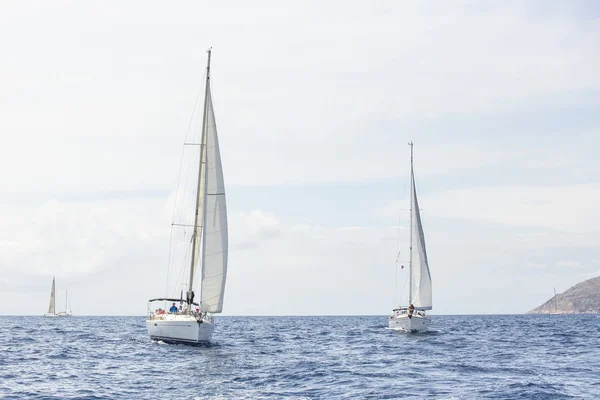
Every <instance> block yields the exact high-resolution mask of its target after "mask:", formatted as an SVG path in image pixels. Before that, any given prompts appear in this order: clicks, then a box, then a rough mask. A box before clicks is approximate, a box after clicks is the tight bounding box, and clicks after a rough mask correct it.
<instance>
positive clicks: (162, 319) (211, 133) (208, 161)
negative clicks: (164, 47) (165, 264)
mask: <svg viewBox="0 0 600 400" xmlns="http://www.w3.org/2000/svg"><path fill="white" fill-rule="evenodd" d="M210 57H211V50H208V63H207V67H206V86H205V94H204V111H203V120H202V139H201V143H200V161H199V164H198V185H197V190H196V193H195V195H196V196H195V203H196V205H195V216H194V224H193V234H192V240H191V246H192V248H191V257H190V258H191V263H190V266H189V281H188V283H187V284H188V288H187V293H186V297H185V299H183V295H182V296H181V297H182V298H180V299H173V298H157V299H151V300H150V301H149V304H148V318H147V320H146V327H147V329H148V334H149V335H150V338H151V339H153V340H162V341H164V342H170V343H189V344H196V343H205V342H209V341H210V340H211V338H212V335H213V332H214V328H215V322H214V314H217V313H220V312H221V311H222V310H223V296H224V292H225V280H226V276H227V253H228V237H227V207H226V202H225V185H224V182H223V170H222V167H221V156H220V152H219V141H218V137H217V127H216V124H215V115H214V111H213V105H212V97H211V90H210ZM197 267H199V269H200V273H199V274H198V275H199V276H196V269H197ZM195 278H198V279H199V280H200V301H194V298H195V293H194V279H195ZM154 301H168V302H173V303H179V305H180V307H174V308H173V311H169V310H162V309H158V310H151V307H150V303H151V302H154ZM175 308H177V310H175Z"/></svg>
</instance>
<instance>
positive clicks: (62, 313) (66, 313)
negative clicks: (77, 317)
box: [44, 277, 73, 317]
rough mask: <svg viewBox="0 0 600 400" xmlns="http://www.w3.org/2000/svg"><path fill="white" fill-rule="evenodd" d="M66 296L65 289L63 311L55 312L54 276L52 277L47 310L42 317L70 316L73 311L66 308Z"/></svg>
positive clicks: (67, 302)
mask: <svg viewBox="0 0 600 400" xmlns="http://www.w3.org/2000/svg"><path fill="white" fill-rule="evenodd" d="M68 304H69V300H68V296H67V291H66V290H65V311H59V312H56V278H55V277H52V290H51V291H50V304H49V305H48V312H47V313H46V314H44V317H70V316H71V315H73V313H72V312H71V311H70V310H68V307H67V306H68Z"/></svg>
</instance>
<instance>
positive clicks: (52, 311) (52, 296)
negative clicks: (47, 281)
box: [48, 277, 56, 314]
mask: <svg viewBox="0 0 600 400" xmlns="http://www.w3.org/2000/svg"><path fill="white" fill-rule="evenodd" d="M54 281H55V277H52V291H51V292H50V305H49V306H48V314H56V306H55V284H54Z"/></svg>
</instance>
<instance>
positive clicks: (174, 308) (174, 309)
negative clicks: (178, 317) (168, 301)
mask: <svg viewBox="0 0 600 400" xmlns="http://www.w3.org/2000/svg"><path fill="white" fill-rule="evenodd" d="M169 312H172V313H176V312H177V306H176V305H175V303H173V305H172V306H171V308H169Z"/></svg>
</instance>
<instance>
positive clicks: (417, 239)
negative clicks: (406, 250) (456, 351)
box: [411, 173, 432, 310]
mask: <svg viewBox="0 0 600 400" xmlns="http://www.w3.org/2000/svg"><path fill="white" fill-rule="evenodd" d="M411 197H412V198H411V202H412V207H411V208H412V226H411V230H412V238H413V242H412V247H411V252H412V266H411V274H412V279H411V283H412V286H411V289H412V304H413V305H414V306H415V308H416V309H417V310H431V308H432V304H431V303H432V302H431V274H430V273H429V264H428V263H427V250H426V249H425V235H424V234H423V226H422V225H421V213H420V212H419V202H418V201H417V191H416V188H415V176H414V173H413V174H412V196H411Z"/></svg>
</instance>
